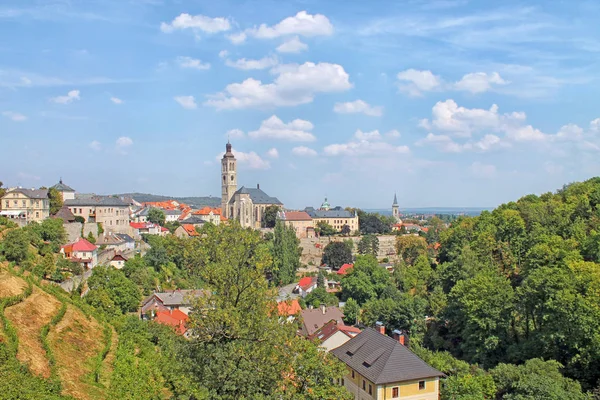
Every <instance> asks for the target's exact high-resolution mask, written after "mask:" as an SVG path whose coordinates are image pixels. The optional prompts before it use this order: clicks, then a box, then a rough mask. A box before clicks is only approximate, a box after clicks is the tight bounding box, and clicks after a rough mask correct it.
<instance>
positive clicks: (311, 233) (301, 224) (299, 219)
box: [277, 211, 315, 239]
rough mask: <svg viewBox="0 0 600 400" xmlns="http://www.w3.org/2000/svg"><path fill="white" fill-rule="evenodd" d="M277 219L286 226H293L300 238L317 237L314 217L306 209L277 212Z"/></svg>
mask: <svg viewBox="0 0 600 400" xmlns="http://www.w3.org/2000/svg"><path fill="white" fill-rule="evenodd" d="M277 219H279V220H281V221H282V222H283V223H284V224H285V225H286V226H291V227H292V228H293V229H294V231H295V232H296V237H297V238H298V239H304V238H313V237H315V228H314V225H313V219H312V218H311V216H310V215H308V213H307V212H306V211H280V212H278V213H277Z"/></svg>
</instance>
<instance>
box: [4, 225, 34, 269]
mask: <svg viewBox="0 0 600 400" xmlns="http://www.w3.org/2000/svg"><path fill="white" fill-rule="evenodd" d="M1 245H2V248H3V249H2V252H3V253H4V257H6V259H7V260H8V261H14V262H17V263H19V262H21V261H24V260H25V259H26V258H27V255H28V252H29V238H28V237H27V234H26V233H25V231H24V230H23V229H13V230H11V231H9V232H8V233H7V234H6V236H5V237H4V241H3V242H2V243H1Z"/></svg>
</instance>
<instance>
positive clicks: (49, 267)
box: [42, 253, 56, 277]
mask: <svg viewBox="0 0 600 400" xmlns="http://www.w3.org/2000/svg"><path fill="white" fill-rule="evenodd" d="M42 268H43V271H44V276H46V277H49V276H51V275H52V274H53V273H54V271H56V264H55V263H54V256H52V254H50V253H48V254H46V255H45V256H44V258H43V259H42Z"/></svg>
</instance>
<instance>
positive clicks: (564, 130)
mask: <svg viewBox="0 0 600 400" xmlns="http://www.w3.org/2000/svg"><path fill="white" fill-rule="evenodd" d="M582 136H583V128H581V127H579V126H577V125H575V124H567V125H564V126H562V127H561V128H560V130H559V131H558V133H557V134H556V138H558V139H564V140H578V139H581V137H582Z"/></svg>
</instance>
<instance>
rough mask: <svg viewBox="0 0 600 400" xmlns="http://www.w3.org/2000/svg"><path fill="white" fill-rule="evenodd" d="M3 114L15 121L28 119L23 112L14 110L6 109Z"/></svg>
mask: <svg viewBox="0 0 600 400" xmlns="http://www.w3.org/2000/svg"><path fill="white" fill-rule="evenodd" d="M2 115H3V116H5V117H6V118H10V119H11V120H13V121H15V122H23V121H26V120H27V117H26V116H24V115H23V114H20V113H17V112H14V111H4V112H2Z"/></svg>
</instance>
